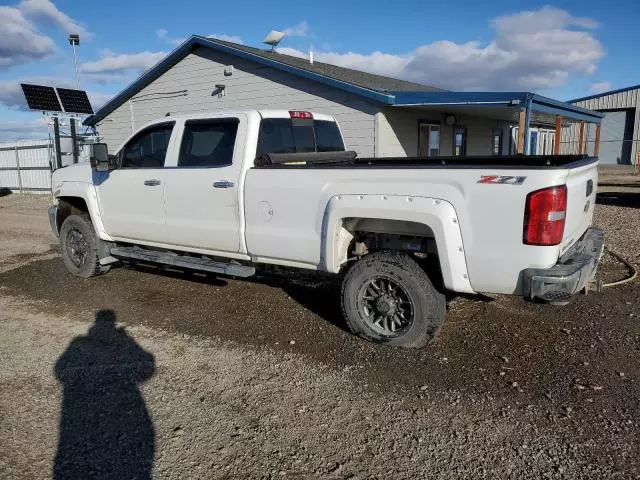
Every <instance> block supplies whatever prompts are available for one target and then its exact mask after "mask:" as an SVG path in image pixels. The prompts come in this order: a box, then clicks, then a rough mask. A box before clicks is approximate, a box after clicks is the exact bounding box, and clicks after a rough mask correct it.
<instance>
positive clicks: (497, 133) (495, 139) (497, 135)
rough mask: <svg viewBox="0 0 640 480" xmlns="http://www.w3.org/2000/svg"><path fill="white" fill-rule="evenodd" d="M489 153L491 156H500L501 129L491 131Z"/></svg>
mask: <svg viewBox="0 0 640 480" xmlns="http://www.w3.org/2000/svg"><path fill="white" fill-rule="evenodd" d="M491 153H492V154H493V155H502V129H494V130H493V135H492V141H491Z"/></svg>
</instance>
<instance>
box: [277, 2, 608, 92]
mask: <svg viewBox="0 0 640 480" xmlns="http://www.w3.org/2000/svg"><path fill="white" fill-rule="evenodd" d="M490 26H491V28H492V29H493V30H494V32H495V38H494V39H493V40H492V41H490V42H488V43H480V42H477V41H469V42H466V43H455V42H452V41H449V40H441V41H436V42H433V43H430V44H426V45H422V46H419V47H418V48H416V49H415V50H413V51H412V52H409V53H406V54H389V53H383V52H379V51H377V52H374V53H371V54H366V55H363V54H359V53H353V52H348V53H338V52H322V51H321V52H315V58H316V59H317V60H318V61H321V62H327V63H332V64H335V65H340V66H343V67H347V68H354V69H357V70H363V71H367V72H371V73H376V74H380V75H387V76H390V77H396V78H401V79H405V80H411V81H415V82H419V83H425V84H431V85H434V86H438V87H442V88H446V89H449V90H520V89H522V90H539V89H545V88H553V87H558V86H561V85H563V84H564V83H566V82H567V80H568V78H569V76H571V75H591V74H593V73H594V72H595V70H596V68H597V64H598V62H599V61H600V60H601V59H602V57H603V56H604V50H603V47H602V45H601V43H600V42H599V41H598V39H597V38H595V36H594V35H593V34H592V32H591V31H588V30H591V29H593V28H596V27H597V23H596V22H595V21H593V20H591V19H588V18H582V17H573V16H572V15H571V14H570V13H569V12H567V11H565V10H560V9H557V8H553V7H543V8H541V9H539V10H535V11H522V12H519V13H515V14H512V15H504V16H500V17H497V18H495V19H493V20H492V21H491V22H490ZM278 51H279V52H282V53H288V54H293V55H296V56H299V57H303V58H305V57H307V54H306V53H304V52H301V51H299V50H295V49H291V48H281V49H278Z"/></svg>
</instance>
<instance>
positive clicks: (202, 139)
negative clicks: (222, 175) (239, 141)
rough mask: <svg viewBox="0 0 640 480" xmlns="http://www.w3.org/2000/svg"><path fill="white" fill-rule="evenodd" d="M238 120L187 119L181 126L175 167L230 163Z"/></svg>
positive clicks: (204, 166) (210, 166)
mask: <svg viewBox="0 0 640 480" xmlns="http://www.w3.org/2000/svg"><path fill="white" fill-rule="evenodd" d="M237 133H238V119H236V118H230V119H215V120H191V121H187V122H186V123H185V125H184V133H183V135H182V144H181V145H180V156H179V157H178V167H201V168H212V167H226V166H228V165H231V164H232V163H233V148H234V145H235V143H236V134H237Z"/></svg>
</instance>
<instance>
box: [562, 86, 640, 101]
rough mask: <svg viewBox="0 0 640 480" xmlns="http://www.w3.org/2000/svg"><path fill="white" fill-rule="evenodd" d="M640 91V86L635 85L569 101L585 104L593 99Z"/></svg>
mask: <svg viewBox="0 0 640 480" xmlns="http://www.w3.org/2000/svg"><path fill="white" fill-rule="evenodd" d="M637 89H640V85H633V86H632V87H625V88H618V89H617V90H609V91H608V92H602V93H597V94H595V95H589V96H587V97H580V98H574V99H573V100H568V102H569V103H577V102H583V101H585V100H591V99H593V98H600V97H606V96H607V95H615V94H616V93H624V92H628V91H629V90H637Z"/></svg>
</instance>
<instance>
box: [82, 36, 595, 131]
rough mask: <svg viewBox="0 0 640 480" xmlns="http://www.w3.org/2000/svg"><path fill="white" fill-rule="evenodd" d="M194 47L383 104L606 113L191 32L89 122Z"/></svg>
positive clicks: (587, 115) (583, 115)
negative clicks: (442, 85)
mask: <svg viewBox="0 0 640 480" xmlns="http://www.w3.org/2000/svg"><path fill="white" fill-rule="evenodd" d="M196 47H205V48H212V49H215V50H217V51H221V52H224V53H227V54H230V55H235V56H238V57H241V58H244V59H247V60H250V61H254V62H257V63H261V64H263V65H267V66H270V67H273V68H276V69H279V70H282V71H285V72H289V73H291V74H293V75H297V76H301V77H303V78H307V79H309V80H314V81H317V82H320V83H324V84H326V85H330V86H332V87H335V88H339V89H341V90H345V91H348V92H351V93H354V94H356V95H360V96H362V97H365V98H368V99H369V100H373V101H375V102H378V103H381V104H383V105H403V106H410V105H413V106H420V105H438V104H441V105H443V106H444V105H450V106H451V105H476V106H478V107H482V106H485V107H486V106H490V105H502V106H508V107H516V106H518V105H519V104H520V103H525V102H530V104H531V106H532V108H533V110H535V111H541V112H545V113H547V114H550V115H562V116H564V117H566V118H572V119H577V120H585V121H589V122H599V121H600V119H601V118H602V116H603V115H602V114H600V113H598V112H594V111H592V110H587V109H585V108H582V107H577V106H575V105H571V104H568V103H564V102H559V101H557V100H553V99H550V98H546V97H542V96H540V95H536V94H533V93H529V92H449V91H446V90H442V89H439V88H436V87H432V86H428V85H421V84H418V83H413V82H407V81H404V80H397V79H394V78H389V77H383V76H381V75H373V74H370V73H365V72H360V71H357V70H352V69H349V68H343V67H338V66H335V65H330V64H328V63H322V62H314V63H313V64H311V63H310V62H309V61H308V60H305V59H302V58H298V57H292V56H290V55H283V54H280V53H277V52H270V51H264V50H260V49H258V48H253V47H247V46H245V45H239V44H236V43H231V42H225V41H222V40H216V39H211V38H206V37H201V36H198V35H193V36H191V37H190V38H189V39H188V40H186V41H185V42H184V43H182V44H181V45H180V46H178V47H177V48H176V49H175V50H173V51H172V52H171V53H170V54H169V55H167V56H166V57H165V58H163V59H162V60H161V61H160V62H158V63H157V64H156V65H155V66H153V67H152V68H150V69H149V70H147V71H146V72H145V73H143V74H142V75H141V76H140V77H138V78H137V79H136V80H135V81H134V82H133V83H132V84H131V85H129V86H128V87H127V88H125V89H124V90H123V91H122V92H120V93H119V94H118V95H116V96H115V97H114V98H112V99H111V100H110V101H108V102H107V103H106V104H105V105H104V106H102V108H100V109H99V110H98V111H97V112H96V113H95V114H94V115H92V116H90V117H88V118H87V119H85V121H84V124H85V125H95V124H96V123H98V122H99V121H101V120H102V119H104V118H105V117H106V116H107V115H109V114H110V113H112V112H113V111H114V110H115V109H116V108H118V107H119V106H120V105H121V104H122V103H124V102H125V101H127V100H128V99H129V98H131V97H132V96H133V95H135V94H136V93H138V92H140V91H141V90H142V89H143V88H145V87H146V86H147V85H149V84H150V83H151V82H153V81H154V80H155V79H157V78H158V77H160V76H161V75H162V74H163V73H165V72H166V71H167V70H169V69H170V68H172V67H173V66H174V65H176V64H177V63H178V62H179V61H180V60H182V59H183V58H184V57H185V56H187V55H188V54H189V53H190V52H191V51H193V49H194V48H196Z"/></svg>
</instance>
